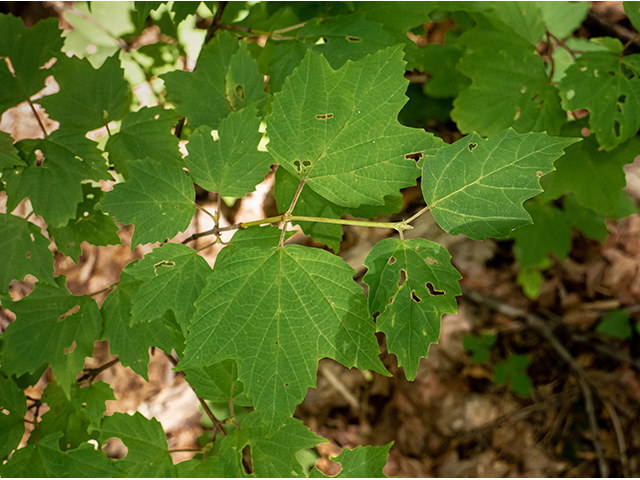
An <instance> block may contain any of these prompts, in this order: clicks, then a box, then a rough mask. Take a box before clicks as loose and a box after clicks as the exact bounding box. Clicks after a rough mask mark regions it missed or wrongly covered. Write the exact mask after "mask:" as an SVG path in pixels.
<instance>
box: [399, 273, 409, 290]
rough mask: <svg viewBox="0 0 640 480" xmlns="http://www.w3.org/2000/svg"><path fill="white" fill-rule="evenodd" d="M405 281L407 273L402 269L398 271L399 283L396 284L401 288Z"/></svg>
mask: <svg viewBox="0 0 640 480" xmlns="http://www.w3.org/2000/svg"><path fill="white" fill-rule="evenodd" d="M406 280H407V272H405V271H404V269H401V270H400V281H399V282H398V286H399V287H401V286H402V285H404V282H405V281H406Z"/></svg>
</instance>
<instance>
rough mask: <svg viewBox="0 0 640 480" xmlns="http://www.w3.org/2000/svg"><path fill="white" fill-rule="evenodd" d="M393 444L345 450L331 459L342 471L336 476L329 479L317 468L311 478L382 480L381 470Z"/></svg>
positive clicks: (312, 472)
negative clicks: (372, 479) (369, 479)
mask: <svg viewBox="0 0 640 480" xmlns="http://www.w3.org/2000/svg"><path fill="white" fill-rule="evenodd" d="M392 445H393V442H391V443H388V444H387V445H380V446H374V445H369V446H366V447H365V446H362V445H360V446H357V447H355V448H354V449H353V450H350V449H348V448H345V449H344V450H342V452H340V455H338V456H337V457H331V460H333V461H334V462H338V463H340V466H341V467H342V470H340V473H339V474H338V475H335V476H333V477H329V476H328V475H325V474H323V473H322V472H321V471H320V470H318V469H317V468H313V470H311V475H310V477H311V478H382V477H385V474H384V473H382V469H383V468H384V467H385V466H386V464H387V457H388V456H389V450H390V449H391V446H392Z"/></svg>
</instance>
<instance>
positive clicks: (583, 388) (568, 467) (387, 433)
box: [0, 2, 640, 477]
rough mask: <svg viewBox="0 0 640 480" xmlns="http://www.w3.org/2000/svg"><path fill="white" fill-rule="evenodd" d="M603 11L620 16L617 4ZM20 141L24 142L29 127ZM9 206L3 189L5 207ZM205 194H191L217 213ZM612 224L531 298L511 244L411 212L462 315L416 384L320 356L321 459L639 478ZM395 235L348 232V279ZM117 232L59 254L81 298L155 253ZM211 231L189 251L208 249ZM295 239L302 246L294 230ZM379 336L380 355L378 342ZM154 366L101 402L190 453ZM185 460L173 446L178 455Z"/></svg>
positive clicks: (312, 420) (450, 321)
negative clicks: (436, 249)
mask: <svg viewBox="0 0 640 480" xmlns="http://www.w3.org/2000/svg"><path fill="white" fill-rule="evenodd" d="M608 3H611V2H603V4H608ZM601 8H602V11H603V12H604V13H605V14H607V15H609V16H615V15H616V13H615V12H616V10H611V12H613V13H611V12H610V11H609V10H606V9H605V8H604V6H603V7H601ZM614 20H615V19H613V20H612V21H614ZM13 114H14V115H17V116H18V117H15V118H10V117H7V116H5V117H3V124H2V125H1V126H0V127H1V128H2V129H3V130H6V131H9V130H8V129H9V128H10V127H11V125H12V124H13V125H17V124H22V125H24V122H21V121H20V122H19V121H17V120H16V118H19V116H20V113H19V112H18V111H16V112H14V113H13ZM26 115H27V117H28V116H30V112H27V113H26ZM25 118H26V117H25ZM26 128H27V130H28V126H27V127H26ZM34 128H37V126H35V127H34ZM14 136H22V138H26V137H28V136H29V132H28V131H26V132H21V133H20V132H14ZM639 171H640V164H633V165H630V166H628V168H627V178H628V185H629V186H628V193H629V194H630V195H631V196H633V197H634V198H635V199H636V201H638V199H639V198H640V195H639V191H640V188H637V187H636V186H637V185H640V174H638V173H637V172H639ZM272 187H273V175H270V176H269V177H268V178H267V179H266V180H265V182H264V183H263V184H261V185H260V186H259V187H258V189H257V191H256V192H255V193H254V194H252V195H250V196H249V197H247V198H245V199H244V200H242V201H238V202H236V204H235V205H234V206H233V207H231V208H223V214H224V220H226V221H227V222H228V223H229V224H231V223H235V222H240V221H249V220H255V219H257V218H262V217H263V216H269V215H272V214H273V210H274V208H275V207H274V200H273V196H272ZM404 193H405V205H404V208H403V211H402V212H400V213H399V214H397V217H403V218H405V217H408V216H410V215H411V214H412V213H415V212H416V211H418V210H419V209H420V208H421V206H422V205H421V204H420V202H421V200H420V199H421V195H420V190H419V187H414V188H411V189H407V190H406V191H405V192H404ZM5 200H6V197H4V193H0V207H1V206H2V205H3V204H4V203H5ZM213 200H214V198H208V197H206V196H205V197H204V198H200V201H201V203H202V204H203V205H204V206H205V207H209V208H211V210H215V206H214V205H215V203H214V202H213ZM393 218H394V219H395V218H396V216H394V217H393ZM381 220H383V221H385V219H381ZM208 221H209V219H208V218H207V217H206V216H205V215H201V216H200V215H198V216H197V217H196V219H195V220H194V222H193V223H192V225H191V227H190V228H189V230H188V231H187V232H185V233H184V235H181V236H179V237H178V238H176V240H177V241H181V240H182V239H183V238H186V237H187V236H189V235H191V234H192V233H194V232H195V231H202V230H205V229H207V228H209V227H210V225H209V224H208V223H207V222H208ZM608 226H609V230H610V232H611V235H610V236H609V237H608V239H607V240H606V242H604V243H603V244H600V243H598V242H595V241H592V240H589V239H587V238H585V237H583V236H581V235H580V234H578V233H575V232H574V238H573V245H572V249H571V253H570V256H569V258H568V259H567V260H559V259H554V261H553V266H552V267H551V268H550V269H549V270H547V271H546V272H545V280H544V282H543V284H542V293H541V295H540V297H539V298H538V299H537V300H535V301H532V300H530V299H528V298H527V297H526V296H525V295H524V294H523V293H522V290H521V288H520V287H519V286H518V285H517V284H516V276H517V273H518V266H517V264H516V263H514V256H513V251H512V244H511V243H510V242H496V241H493V240H485V241H483V242H476V241H472V240H469V239H468V238H466V237H462V236H458V237H453V236H450V235H447V234H445V233H444V232H442V230H440V229H439V227H438V226H437V225H436V224H435V222H434V221H433V219H432V218H431V217H430V216H429V215H424V216H423V217H421V218H420V219H419V220H418V222H417V224H416V225H415V229H414V230H412V231H409V232H408V234H407V235H406V236H407V237H408V238H412V237H422V238H427V239H429V240H434V241H436V242H439V243H441V244H442V245H444V246H445V247H446V248H447V249H448V250H449V251H450V252H451V254H452V263H453V264H454V266H455V267H456V268H457V269H458V270H459V271H460V272H461V274H462V275H463V279H462V281H461V284H462V285H463V287H464V294H463V295H462V296H461V297H459V298H458V304H459V309H458V314H457V315H446V316H445V317H444V318H443V320H442V331H441V335H440V342H439V344H438V345H433V346H432V347H431V349H430V351H429V356H428V358H427V359H423V360H422V362H421V365H420V368H419V370H418V375H417V378H416V380H415V381H413V382H409V381H407V380H406V379H405V378H404V374H403V371H402V369H401V368H398V367H397V362H396V359H395V356H394V355H391V354H386V353H385V354H383V355H382V358H383V362H384V364H385V365H386V366H387V368H388V369H389V370H390V372H391V373H393V374H394V377H392V378H389V377H383V376H380V375H378V374H375V373H374V374H370V373H369V372H364V373H363V372H360V371H358V370H355V369H354V370H349V369H347V368H345V367H343V366H341V365H339V364H337V363H335V362H333V361H331V360H323V361H322V362H321V363H320V367H319V371H318V381H317V388H313V389H309V391H308V394H307V397H306V399H305V401H304V402H303V403H302V404H301V405H300V406H299V407H298V409H297V412H296V416H297V417H298V418H300V419H301V420H303V421H304V422H305V424H306V425H307V426H309V428H311V429H312V430H313V431H315V432H317V433H318V434H319V435H321V436H322V437H324V438H327V439H328V440H330V442H329V443H325V444H320V445H318V447H317V454H318V456H319V458H320V459H319V463H318V465H319V467H320V468H321V469H322V470H323V471H325V472H326V473H329V474H335V473H337V471H338V470H339V467H338V466H337V465H336V464H333V463H332V462H330V460H329V457H334V456H336V455H337V454H338V453H340V451H341V450H342V449H343V448H353V447H354V446H356V445H371V444H373V445H382V444H387V443H389V442H391V441H393V442H394V445H393V447H392V448H391V452H390V457H389V461H388V464H387V466H386V468H385V473H386V474H387V475H390V476H401V477H430V476H437V477H512V476H518V477H520V476H533V477H549V476H551V477H564V476H569V477H576V476H577V477H595V476H600V475H601V474H608V476H625V477H640V420H639V417H638V415H637V412H638V411H639V407H640V376H639V375H640V360H639V356H640V341H639V335H638V333H637V332H635V331H634V332H633V334H632V336H631V338H630V339H627V340H616V339H615V338H612V337H610V336H608V335H605V334H602V333H597V332H596V326H597V325H598V322H599V321H600V318H601V317H602V316H603V314H604V313H605V312H607V311H610V310H612V309H616V308H623V307H627V309H628V310H630V311H631V312H632V314H631V319H632V320H633V321H638V320H640V317H638V315H639V313H640V311H639V310H637V309H635V308H634V306H635V305H638V304H640V215H634V216H632V217H629V218H626V219H624V220H620V221H617V222H610V223H609V224H608ZM391 233H392V232H391V231H389V230H384V229H366V228H359V227H345V236H344V240H343V242H342V245H341V250H340V255H341V256H342V257H343V258H344V259H345V260H346V261H347V262H348V263H349V264H350V265H351V266H352V267H353V268H354V269H355V270H356V271H357V274H356V276H355V278H356V280H358V281H359V282H361V280H362V275H363V274H364V271H365V269H364V267H363V266H362V262H363V260H364V258H365V257H366V255H367V253H368V252H369V251H370V250H371V248H372V247H373V245H375V243H377V242H378V241H379V240H381V239H383V238H386V237H387V236H388V235H391ZM120 234H121V238H122V239H123V242H124V244H123V245H120V246H109V247H93V246H91V245H87V244H84V245H83V255H82V257H81V258H80V260H79V262H78V264H77V265H76V264H74V263H73V262H72V261H71V260H69V259H68V258H66V257H64V256H62V255H61V254H57V255H56V275H59V274H64V275H67V277H68V287H69V289H70V290H71V291H72V292H73V293H75V294H83V293H90V292H96V291H99V290H101V289H102V288H105V287H107V286H108V285H110V284H112V283H113V282H115V281H117V280H118V278H119V275H120V271H121V270H122V268H123V267H124V265H126V264H127V263H129V262H130V261H132V260H133V259H135V258H142V256H143V255H144V254H145V253H147V252H148V251H150V250H151V248H152V246H149V245H147V246H144V247H138V248H136V249H134V250H133V251H131V250H130V242H129V241H130V238H131V229H130V228H125V227H123V228H122V229H121V233H120ZM223 239H224V240H228V238H223ZM205 240H206V239H201V240H200V242H201V243H200V244H199V245H198V246H199V247H202V246H205V245H206V243H205ZM292 241H293V242H298V243H301V244H306V245H311V242H310V239H309V238H308V237H305V236H303V235H301V234H297V235H296V236H294V237H293V238H292ZM318 246H319V245H318ZM219 249H220V246H219V245H216V246H213V247H210V248H208V249H206V250H204V251H203V254H204V256H205V258H206V259H207V261H209V263H210V264H212V265H213V263H214V261H215V256H216V254H217V252H218V251H219ZM28 291H29V286H28V285H26V284H24V283H19V282H14V284H13V285H12V293H13V294H15V295H24V294H26V293H27V292H28ZM97 299H98V300H99V301H102V300H103V299H104V297H97ZM4 321H5V322H6V321H8V318H5V319H4ZM469 334H474V335H476V336H477V335H481V334H485V335H494V336H495V337H496V343H495V345H493V346H492V347H491V348H490V349H489V356H488V359H487V360H486V361H484V362H481V363H475V362H474V361H473V360H472V357H471V353H470V352H469V351H467V350H465V349H464V348H463V346H462V339H463V337H464V336H465V335H469ZM380 342H381V345H382V346H383V351H384V338H383V337H380ZM513 354H520V355H525V356H527V357H528V359H529V361H530V366H529V367H528V368H527V369H526V374H527V375H528V376H529V378H530V380H531V384H532V388H531V394H530V396H529V397H522V396H519V395H517V394H515V393H514V392H513V390H512V389H511V388H510V387H509V385H508V384H500V385H498V384H497V383H496V382H495V381H494V377H493V370H494V367H495V366H496V365H497V364H498V363H499V362H501V361H504V360H506V359H507V358H509V356H510V355H513ZM113 358H114V357H111V356H110V355H109V349H108V344H107V343H106V342H97V343H96V349H95V352H94V356H93V357H92V358H91V359H88V362H87V368H97V367H99V366H101V365H105V364H107V363H108V362H109V361H110V360H112V359H113ZM149 368H150V370H149V382H146V381H145V380H144V379H142V378H141V377H139V376H137V375H136V374H134V373H133V372H132V371H131V370H130V369H129V368H123V367H122V366H121V365H120V364H115V365H113V366H111V367H110V368H108V369H105V370H104V371H103V372H102V373H101V374H100V375H99V376H98V379H102V380H104V381H106V382H108V383H110V384H111V386H112V387H113V389H114V393H115V396H116V399H117V400H115V401H112V402H108V404H107V408H108V412H109V413H113V412H129V413H133V412H134V411H140V412H142V413H143V414H144V415H146V416H149V417H151V416H153V417H155V418H157V419H158V420H159V421H160V422H161V423H162V425H163V427H164V429H165V431H166V432H167V435H168V440H169V447H170V448H171V449H176V450H177V449H186V448H197V447H198V443H197V440H198V437H199V436H201V435H202V434H203V433H204V434H206V433H207V430H206V427H205V428H204V429H203V427H202V425H201V423H202V417H203V415H202V410H201V407H200V405H199V402H198V400H197V398H196V396H195V394H194V393H193V391H192V390H191V388H190V387H189V385H188V384H187V383H186V382H185V381H184V380H183V379H182V376H181V374H180V373H178V372H174V371H173V370H172V365H171V363H170V362H169V361H168V359H167V357H166V356H165V355H164V354H163V353H162V352H160V351H155V352H152V355H151V363H150V367H149ZM45 385H46V383H45V380H43V381H41V382H40V384H39V385H38V386H36V387H34V388H33V391H32V392H30V393H31V394H32V395H38V393H41V391H42V388H43V387H44V386H45ZM41 412H42V413H44V410H42V411H41ZM192 455H193V454H191V453H185V452H177V453H175V454H174V460H175V461H176V462H178V461H182V460H185V459H188V458H190V457H191V456H192Z"/></svg>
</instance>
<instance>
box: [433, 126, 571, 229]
mask: <svg viewBox="0 0 640 480" xmlns="http://www.w3.org/2000/svg"><path fill="white" fill-rule="evenodd" d="M576 141H578V140H577V139H574V138H552V137H550V136H549V135H547V134H546V133H527V134H523V135H520V134H518V133H516V132H515V131H513V130H512V129H508V130H505V131H503V132H501V133H499V134H497V135H494V136H493V137H491V138H490V139H487V140H485V139H483V138H481V137H480V136H479V135H478V134H476V133H473V134H471V135H468V136H467V137H465V138H463V139H460V140H458V141H457V142H455V143H454V144H452V145H449V146H447V147H444V148H441V149H440V150H439V151H438V152H437V153H436V155H434V156H432V157H425V161H424V163H423V164H422V168H423V173H422V194H423V195H424V199H425V201H426V202H427V205H429V206H430V207H431V212H432V213H433V217H434V218H435V220H436V221H437V222H438V224H439V225H440V226H441V227H442V228H443V229H444V230H445V231H447V232H448V233H450V234H452V235H457V234H459V233H462V234H464V235H466V236H468V237H469V238H472V239H474V240H481V239H483V238H486V237H497V238H501V237H505V236H507V235H508V234H509V233H510V232H511V231H512V230H513V229H515V228H518V227H521V226H522V225H525V224H527V223H530V217H529V214H528V213H527V212H526V210H525V209H524V208H523V207H522V202H523V201H524V200H526V199H527V198H531V197H533V196H535V195H536V194H538V193H540V192H541V191H542V188H541V187H540V177H541V176H542V175H544V174H545V173H548V172H550V171H551V170H553V162H554V161H555V160H556V159H557V158H558V157H560V156H561V155H562V153H563V152H562V149H563V148H565V147H567V146H569V145H571V144H572V143H575V142H576Z"/></svg>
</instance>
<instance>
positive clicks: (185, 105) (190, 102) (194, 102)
mask: <svg viewBox="0 0 640 480" xmlns="http://www.w3.org/2000/svg"><path fill="white" fill-rule="evenodd" d="M161 78H162V79H163V80H164V83H165V86H166V89H167V94H168V95H169V100H171V101H172V102H173V103H175V104H176V112H178V113H179V114H180V115H183V116H185V117H187V118H188V119H189V124H190V125H192V126H194V127H198V126H200V125H209V126H210V127H211V128H218V125H219V124H220V121H221V120H222V119H223V118H225V117H226V116H227V115H229V113H231V112H233V111H238V110H241V109H242V108H244V107H246V106H248V105H251V104H252V103H254V102H259V106H260V107H262V106H263V105H264V104H265V103H266V101H267V97H268V96H267V94H266V93H265V92H264V77H263V75H261V74H260V72H259V71H258V65H257V64H256V61H255V60H253V59H252V58H251V55H250V54H249V52H248V51H247V47H246V43H245V42H244V41H243V42H240V43H239V42H238V39H237V38H236V37H234V36H233V35H232V34H231V33H229V32H228V31H226V30H223V31H221V32H219V33H218V34H217V35H216V36H215V37H214V38H213V40H212V41H211V42H209V43H208V44H207V45H205V47H204V48H203V49H202V52H201V53H200V58H199V59H198V68H197V69H196V70H195V71H194V72H184V71H179V70H177V71H174V72H169V73H165V74H164V75H162V76H161Z"/></svg>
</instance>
